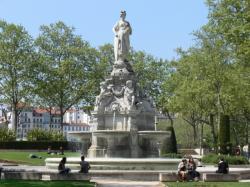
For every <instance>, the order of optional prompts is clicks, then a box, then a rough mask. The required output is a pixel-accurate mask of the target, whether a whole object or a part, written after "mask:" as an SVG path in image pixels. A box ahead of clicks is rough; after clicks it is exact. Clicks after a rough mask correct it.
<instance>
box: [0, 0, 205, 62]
mask: <svg viewBox="0 0 250 187" xmlns="http://www.w3.org/2000/svg"><path fill="white" fill-rule="evenodd" d="M120 10H126V11H127V20H128V21H129V22H130V24H131V26H132V29H133V35H132V36H131V45H132V46H133V48H134V49H135V50H144V51H146V52H147V53H150V54H152V55H154V56H155V57H158V58H164V59H168V60H170V59H172V58H173V57H176V53H175V51H174V50H175V49H176V48H177V47H182V48H184V49H186V48H188V47H190V46H191V45H192V44H193V43H194V37H193V36H192V35H191V33H192V32H193V31H195V30H197V29H199V28H200V27H201V26H202V25H204V24H206V23H207V14H208V9H207V7H206V5H205V3H204V1H203V0H0V19H4V20H5V21H7V22H11V23H16V24H21V25H23V26H24V27H25V28H26V29H27V30H28V32H29V33H30V34H31V35H32V36H33V37H36V36H38V34H39V27H40V25H44V24H45V25H48V24H50V23H55V22H57V21H59V20H60V21H63V22H65V23H66V24H67V25H69V26H74V27H75V29H76V34H79V35H81V36H82V38H83V39H84V40H86V41H88V42H89V43H90V44H91V45H92V46H93V47H98V46H100V45H103V44H105V43H113V32H112V27H113V26H114V24H115V22H116V21H117V20H118V19H119V14H120Z"/></svg>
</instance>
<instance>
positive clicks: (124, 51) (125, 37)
mask: <svg viewBox="0 0 250 187" xmlns="http://www.w3.org/2000/svg"><path fill="white" fill-rule="evenodd" d="M125 18H126V11H121V14H120V20H119V21H118V22H117V23H116V24H115V26H114V28H113V32H114V33H115V39H114V52H115V61H118V60H122V61H127V55H128V53H129V49H130V44H129V35H130V34H132V28H131V27H130V24H129V22H128V21H126V20H125Z"/></svg>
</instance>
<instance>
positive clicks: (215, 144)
mask: <svg viewBox="0 0 250 187" xmlns="http://www.w3.org/2000/svg"><path fill="white" fill-rule="evenodd" d="M209 121H210V126H211V134H212V138H213V147H214V150H215V152H216V153H217V152H218V149H217V136H216V133H215V128H214V115H213V114H210V115H209Z"/></svg>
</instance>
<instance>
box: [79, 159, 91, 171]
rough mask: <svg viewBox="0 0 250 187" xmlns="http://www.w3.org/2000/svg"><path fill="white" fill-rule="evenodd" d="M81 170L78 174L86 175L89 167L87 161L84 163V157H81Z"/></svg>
mask: <svg viewBox="0 0 250 187" xmlns="http://www.w3.org/2000/svg"><path fill="white" fill-rule="evenodd" d="M80 165H81V170H80V171H79V173H88V172H89V169H90V166H89V163H88V162H87V161H85V157H84V156H81V163H80Z"/></svg>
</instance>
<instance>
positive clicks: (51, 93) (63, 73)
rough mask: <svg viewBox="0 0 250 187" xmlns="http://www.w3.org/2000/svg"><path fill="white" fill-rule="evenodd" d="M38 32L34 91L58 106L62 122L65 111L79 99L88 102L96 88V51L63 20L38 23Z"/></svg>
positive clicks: (46, 100) (51, 104) (46, 102)
mask: <svg viewBox="0 0 250 187" xmlns="http://www.w3.org/2000/svg"><path fill="white" fill-rule="evenodd" d="M40 32H41V33H40V35H39V37H38V38H37V39H36V46H37V48H38V53H39V55H40V61H38V62H39V63H38V64H37V67H38V68H36V73H35V82H34V83H35V91H36V92H35V93H36V95H38V97H39V99H41V100H42V101H45V102H42V103H44V104H47V105H48V106H53V105H54V106H55V107H58V108H59V111H60V115H61V124H62V122H63V115H64V113H65V112H66V110H68V109H69V108H70V107H72V106H73V105H75V104H77V103H79V101H82V102H88V101H89V97H90V96H91V95H92V94H91V93H92V91H93V90H95V86H96V84H95V79H93V77H94V71H93V67H94V64H95V62H96V50H95V49H93V48H91V47H90V45H89V44H88V43H87V42H85V41H83V40H82V39H81V37H80V36H77V35H75V34H74V28H71V27H68V26H66V25H65V24H64V23H63V22H57V23H55V24H51V25H49V26H41V28H40ZM48 106H46V107H48ZM61 127H62V126H61ZM62 128H63V127H62Z"/></svg>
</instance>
